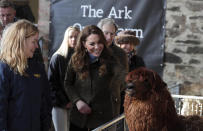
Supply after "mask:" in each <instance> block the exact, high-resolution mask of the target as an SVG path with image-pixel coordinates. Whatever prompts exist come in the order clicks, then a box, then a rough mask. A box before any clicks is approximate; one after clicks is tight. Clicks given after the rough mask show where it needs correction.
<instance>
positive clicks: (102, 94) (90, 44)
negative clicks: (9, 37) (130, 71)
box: [65, 25, 125, 131]
mask: <svg viewBox="0 0 203 131" xmlns="http://www.w3.org/2000/svg"><path fill="white" fill-rule="evenodd" d="M106 43H107V42H106V39H105V37H104V35H103V32H102V31H101V30H100V29H99V28H98V27H96V26H94V25H90V26H86V27H85V28H84V29H83V30H82V32H81V33H80V34H79V38H78V42H77V45H76V47H75V52H74V54H73V56H72V57H71V60H70V62H69V65H68V67H67V72H66V76H65V89H66V93H67V94H68V97H69V99H70V100H71V101H72V103H73V109H72V111H71V116H70V117H71V126H70V130H71V131H76V130H77V131H88V130H91V129H94V128H96V127H98V126H100V125H102V124H104V123H106V122H108V121H110V120H112V119H113V118H114V117H115V116H117V115H119V111H118V110H119V108H120V88H119V86H118V85H117V83H119V81H121V80H122V79H124V77H125V73H124V71H122V70H120V69H121V68H120V67H121V66H120V64H119V62H118V60H117V59H116V58H115V57H114V56H113V54H112V52H111V50H109V49H108V48H107V46H106Z"/></svg>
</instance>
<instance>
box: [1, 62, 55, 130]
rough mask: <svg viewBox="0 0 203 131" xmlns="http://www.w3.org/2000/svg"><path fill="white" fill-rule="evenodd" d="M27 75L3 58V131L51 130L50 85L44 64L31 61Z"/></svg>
mask: <svg viewBox="0 0 203 131" xmlns="http://www.w3.org/2000/svg"><path fill="white" fill-rule="evenodd" d="M26 73H27V76H21V75H19V74H18V73H15V72H14V71H13V70H12V69H11V68H10V67H9V66H8V65H7V64H5V63H4V62H2V61H0V131H48V129H49V127H50V123H51V108H52V107H51V99H50V87H49V83H48V80H47V76H46V72H45V70H44V66H43V65H40V64H39V63H36V62H35V61H33V60H28V68H27V70H26Z"/></svg>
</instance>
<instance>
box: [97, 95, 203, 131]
mask: <svg viewBox="0 0 203 131" xmlns="http://www.w3.org/2000/svg"><path fill="white" fill-rule="evenodd" d="M172 97H173V99H174V101H175V107H176V111H177V113H178V114H181V115H194V114H195V115H200V116H203V97H202V96H186V95H173V94H172ZM184 107H185V108H184ZM186 108H187V109H186ZM183 110H186V111H188V112H189V113H186V114H185V113H184V111H183ZM93 131H128V127H127V124H126V122H125V115H124V114H122V115H120V116H119V117H117V118H115V119H113V120H112V121H110V122H108V123H106V124H104V125H101V126H100V127H98V128H96V129H94V130H93Z"/></svg>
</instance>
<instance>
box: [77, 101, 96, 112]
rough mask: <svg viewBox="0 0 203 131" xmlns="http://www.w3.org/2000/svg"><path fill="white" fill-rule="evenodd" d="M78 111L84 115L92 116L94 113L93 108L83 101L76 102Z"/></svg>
mask: <svg viewBox="0 0 203 131" xmlns="http://www.w3.org/2000/svg"><path fill="white" fill-rule="evenodd" d="M76 106H77V108H78V111H79V112H80V113H82V114H90V113H91V112H92V110H91V108H90V107H89V106H88V105H87V104H86V103H85V102H83V101H82V100H79V101H77V102H76Z"/></svg>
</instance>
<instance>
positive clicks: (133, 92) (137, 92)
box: [126, 81, 151, 99]
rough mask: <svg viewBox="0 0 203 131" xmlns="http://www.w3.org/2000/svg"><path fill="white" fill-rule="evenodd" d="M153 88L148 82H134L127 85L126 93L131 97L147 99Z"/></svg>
mask: <svg viewBox="0 0 203 131" xmlns="http://www.w3.org/2000/svg"><path fill="white" fill-rule="evenodd" d="M150 91H151V86H150V85H149V83H148V82H146V81H142V82H140V81H134V82H130V83H128V85H127V89H126V93H127V94H128V95H130V96H131V97H135V98H137V99H145V98H146V96H147V94H148V93H150Z"/></svg>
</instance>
